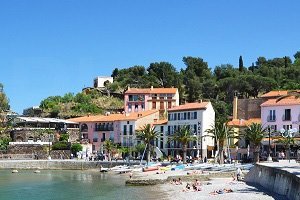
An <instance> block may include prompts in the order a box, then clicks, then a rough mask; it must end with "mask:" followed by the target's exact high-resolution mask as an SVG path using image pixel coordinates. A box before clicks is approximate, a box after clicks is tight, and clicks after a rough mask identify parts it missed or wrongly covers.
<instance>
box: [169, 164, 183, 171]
mask: <svg viewBox="0 0 300 200" xmlns="http://www.w3.org/2000/svg"><path fill="white" fill-rule="evenodd" d="M182 169H184V165H176V166H175V167H172V168H171V171H175V170H182Z"/></svg>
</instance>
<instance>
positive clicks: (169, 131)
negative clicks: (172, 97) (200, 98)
mask: <svg viewBox="0 0 300 200" xmlns="http://www.w3.org/2000/svg"><path fill="white" fill-rule="evenodd" d="M214 123H215V111H214V109H213V107H212V105H211V103H210V102H202V103H187V104H184V105H180V106H177V107H174V108H171V109H168V121H167V122H166V121H165V122H164V121H161V123H159V122H158V123H156V124H155V127H156V130H157V131H158V132H159V133H160V137H159V139H158V140H157V142H156V143H157V147H160V148H161V147H163V148H162V151H164V152H165V153H166V154H167V155H171V156H173V157H174V156H176V155H180V154H181V151H182V147H181V144H179V143H178V142H169V137H172V136H173V135H174V133H175V132H176V131H177V130H179V129H180V127H182V126H187V127H188V128H189V129H190V130H191V135H192V136H195V137H196V138H197V141H195V142H190V143H189V144H188V155H189V156H192V157H201V158H204V157H207V158H210V157H211V156H212V155H213V148H214V140H213V138H212V137H203V136H204V135H208V134H207V133H206V130H207V129H210V128H212V126H213V125H214Z"/></svg>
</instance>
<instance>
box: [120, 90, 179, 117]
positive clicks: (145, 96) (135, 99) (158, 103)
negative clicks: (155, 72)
mask: <svg viewBox="0 0 300 200" xmlns="http://www.w3.org/2000/svg"><path fill="white" fill-rule="evenodd" d="M178 105H179V93H178V89H177V88H153V87H151V88H143V89H140V88H128V90H127V91H126V92H125V94H124V109H125V112H126V113H131V112H140V111H145V110H166V109H169V108H173V107H175V106H178Z"/></svg>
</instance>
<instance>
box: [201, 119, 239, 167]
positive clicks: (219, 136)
mask: <svg viewBox="0 0 300 200" xmlns="http://www.w3.org/2000/svg"><path fill="white" fill-rule="evenodd" d="M206 133H208V135H205V136H204V137H212V138H214V139H215V141H216V142H217V150H218V155H217V156H218V157H219V162H220V164H223V163H224V143H225V141H226V140H227V141H228V138H236V136H235V135H234V134H235V132H234V131H233V129H232V128H231V127H228V126H227V124H226V123H225V122H224V121H216V122H215V124H214V125H213V126H212V128H211V129H207V130H206ZM227 145H229V144H227Z"/></svg>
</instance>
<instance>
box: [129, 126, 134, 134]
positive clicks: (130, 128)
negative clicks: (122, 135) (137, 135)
mask: <svg viewBox="0 0 300 200" xmlns="http://www.w3.org/2000/svg"><path fill="white" fill-rule="evenodd" d="M132 133H133V128H132V125H129V135H132Z"/></svg>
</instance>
